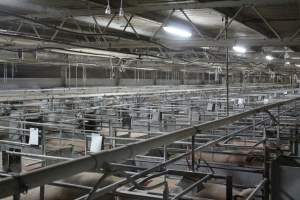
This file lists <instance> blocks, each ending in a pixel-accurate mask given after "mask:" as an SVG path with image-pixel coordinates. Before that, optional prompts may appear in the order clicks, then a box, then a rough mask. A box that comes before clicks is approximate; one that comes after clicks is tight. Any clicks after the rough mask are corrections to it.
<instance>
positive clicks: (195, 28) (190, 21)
mask: <svg viewBox="0 0 300 200" xmlns="http://www.w3.org/2000/svg"><path fill="white" fill-rule="evenodd" d="M180 11H181V12H182V14H183V15H184V16H185V18H186V19H187V20H188V21H189V23H190V24H191V26H192V27H193V29H194V30H195V31H196V32H197V33H198V35H199V36H200V37H204V35H203V33H202V32H201V31H200V30H199V29H198V28H197V27H196V25H195V24H194V23H193V22H192V20H191V19H190V18H189V16H188V15H187V14H186V13H185V12H184V10H183V9H180Z"/></svg>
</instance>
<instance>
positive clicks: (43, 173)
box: [0, 97, 300, 197]
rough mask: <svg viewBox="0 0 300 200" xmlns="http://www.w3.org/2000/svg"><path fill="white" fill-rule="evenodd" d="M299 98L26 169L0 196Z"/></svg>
mask: <svg viewBox="0 0 300 200" xmlns="http://www.w3.org/2000/svg"><path fill="white" fill-rule="evenodd" d="M297 100H300V97H297V98H293V99H289V100H284V101H280V102H276V103H272V104H268V105H265V106H261V107H258V108H255V109H252V110H249V111H246V112H243V113H239V114H235V115H232V116H229V117H226V118H223V119H219V120H215V121H210V122H206V123H203V124H200V125H197V126H194V127H189V128H185V129H180V130H177V131H174V132H171V133H168V134H165V135H160V136H157V137H153V138H151V139H149V140H146V141H139V142H135V143H132V144H129V145H126V146H122V147H119V148H115V149H112V150H106V151H103V152H100V153H97V154H93V155H89V156H86V157H83V158H79V159H76V160H72V161H66V162H62V163H60V164H56V165H52V166H49V167H45V168H41V169H38V170H36V171H32V172H29V173H23V174H21V175H17V176H13V177H9V178H5V179H3V180H2V181H0V191H1V192H0V197H6V196H10V195H13V194H19V193H21V192H24V191H26V190H28V189H31V188H34V187H37V186H41V185H44V184H47V183H51V182H53V181H56V180H59V179H63V178H65V177H68V176H72V175H75V174H78V173H80V172H83V171H89V170H94V169H98V168H102V167H103V166H104V165H105V163H108V162H120V161H124V160H126V159H127V158H131V157H133V156H135V155H137V154H143V153H146V152H147V151H149V150H150V149H152V148H154V147H160V146H162V145H167V144H170V143H172V142H174V141H178V140H182V139H185V138H188V137H191V136H193V135H195V134H197V133H198V132H199V131H206V130H210V129H216V128H219V127H221V126H224V125H226V124H230V123H233V122H235V121H238V120H240V119H242V118H244V117H248V116H251V115H253V114H255V113H259V112H264V111H266V110H269V109H272V108H277V107H279V106H281V105H285V104H288V103H291V102H294V101H297Z"/></svg>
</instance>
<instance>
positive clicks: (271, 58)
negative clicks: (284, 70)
mask: <svg viewBox="0 0 300 200" xmlns="http://www.w3.org/2000/svg"><path fill="white" fill-rule="evenodd" d="M266 59H267V60H269V61H271V60H273V59H274V57H273V56H270V55H267V56H266Z"/></svg>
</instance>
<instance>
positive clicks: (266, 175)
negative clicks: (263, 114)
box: [263, 130, 270, 200]
mask: <svg viewBox="0 0 300 200" xmlns="http://www.w3.org/2000/svg"><path fill="white" fill-rule="evenodd" d="M264 131H265V130H264ZM265 137H266V134H265ZM263 144H264V174H263V176H264V178H265V179H266V180H267V181H266V182H265V185H264V191H263V192H264V193H263V194H264V195H263V197H264V198H263V199H264V200H269V196H270V190H269V184H270V182H269V171H270V164H269V162H268V160H269V158H268V157H269V154H268V149H267V145H266V140H265V141H264V143H263Z"/></svg>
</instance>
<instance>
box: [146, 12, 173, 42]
mask: <svg viewBox="0 0 300 200" xmlns="http://www.w3.org/2000/svg"><path fill="white" fill-rule="evenodd" d="M174 12H175V9H173V10H172V11H171V12H170V13H169V15H168V16H167V18H166V19H165V20H164V22H163V23H162V24H161V25H160V26H159V28H158V29H157V30H156V31H155V33H154V34H153V36H152V37H151V39H150V40H153V39H154V38H155V37H156V35H157V34H158V33H159V31H160V30H161V29H162V28H163V27H164V26H165V25H166V24H167V23H168V21H169V19H170V17H171V16H172V15H173V14H174Z"/></svg>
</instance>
